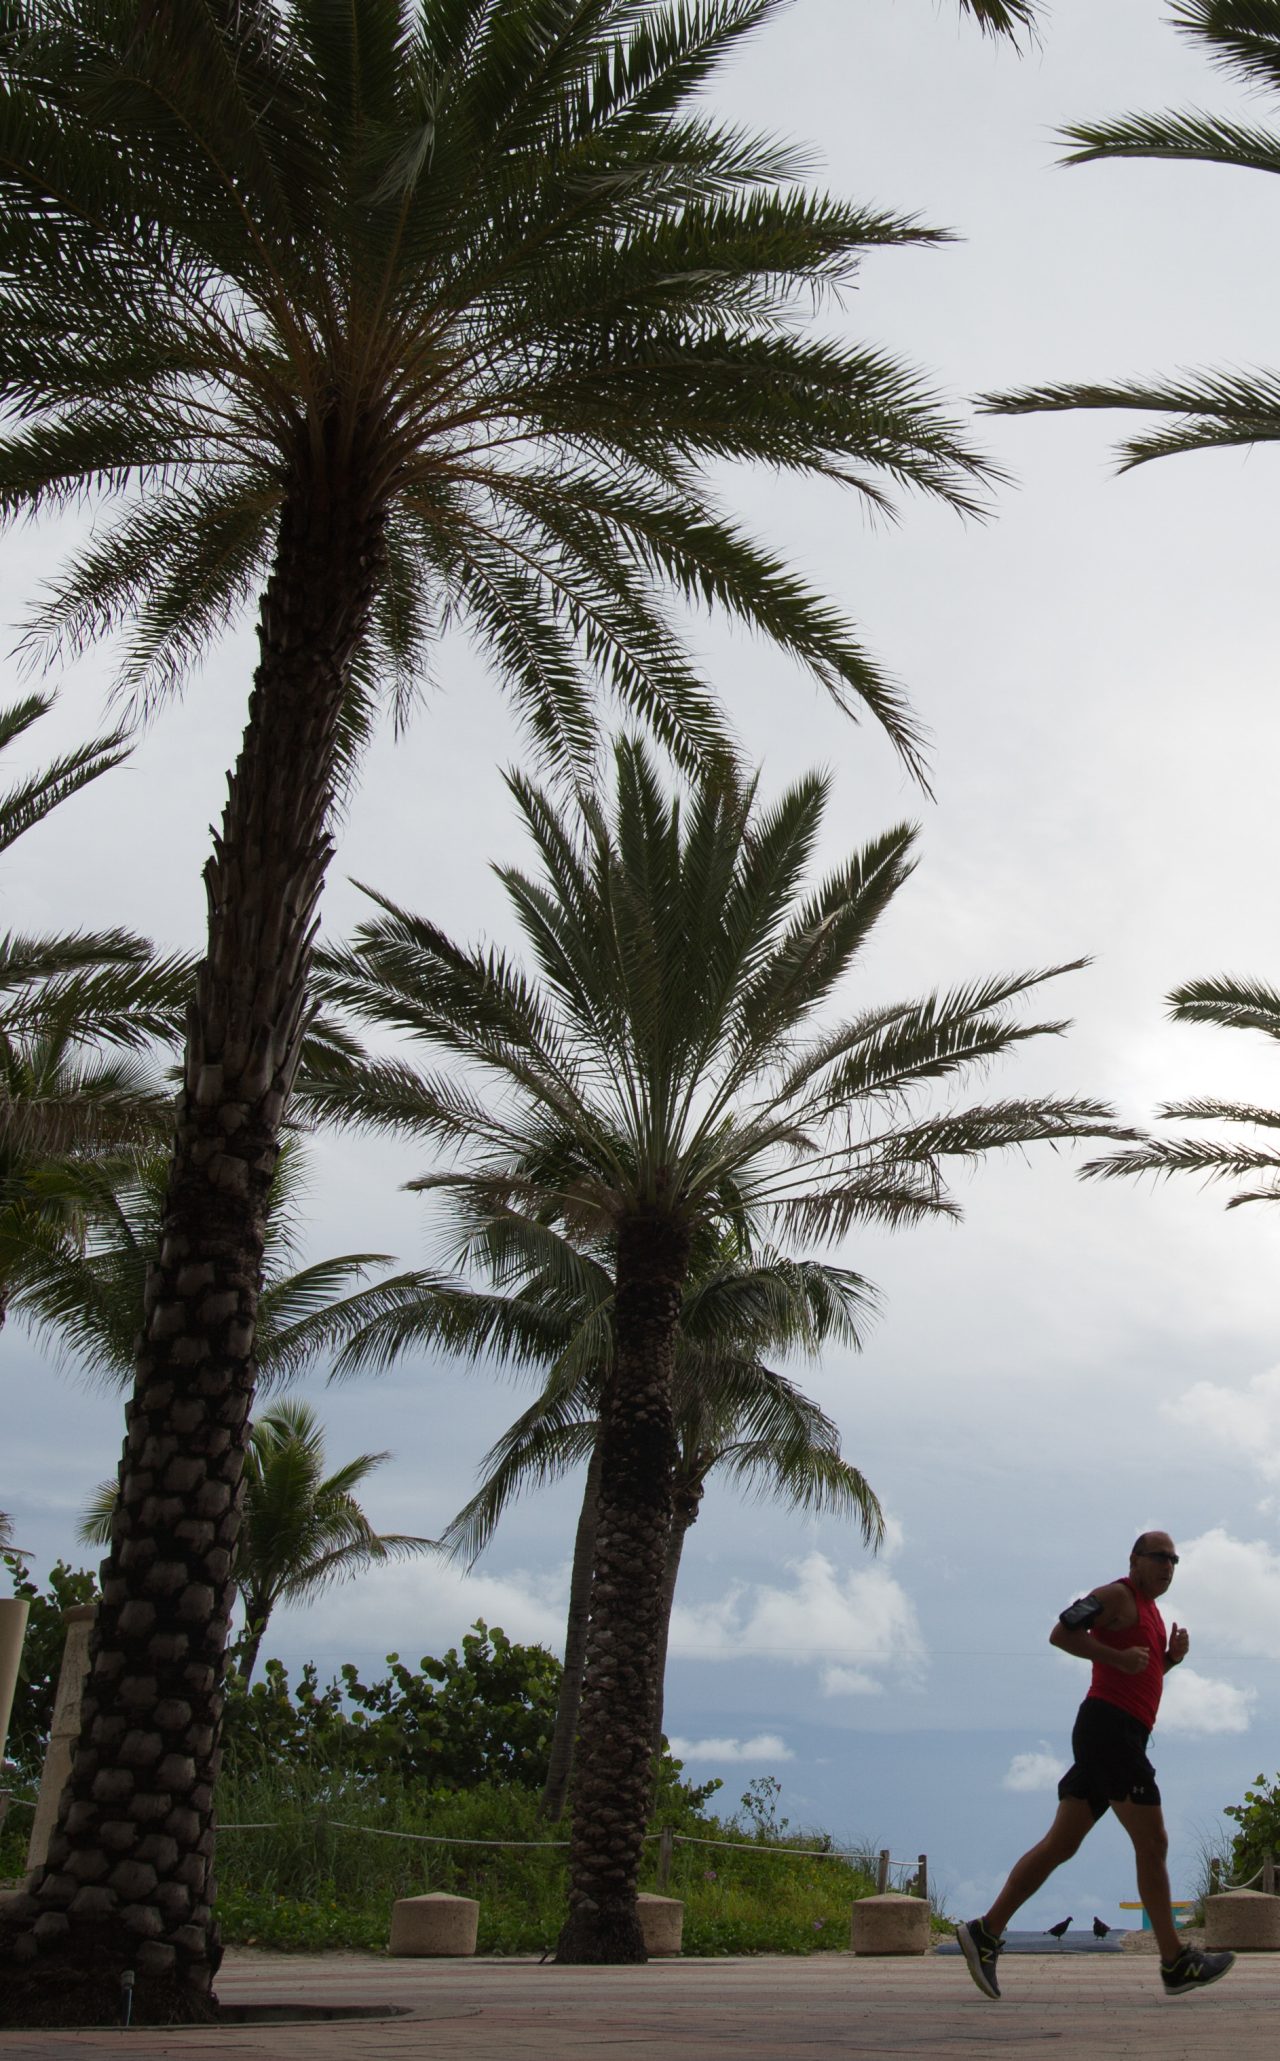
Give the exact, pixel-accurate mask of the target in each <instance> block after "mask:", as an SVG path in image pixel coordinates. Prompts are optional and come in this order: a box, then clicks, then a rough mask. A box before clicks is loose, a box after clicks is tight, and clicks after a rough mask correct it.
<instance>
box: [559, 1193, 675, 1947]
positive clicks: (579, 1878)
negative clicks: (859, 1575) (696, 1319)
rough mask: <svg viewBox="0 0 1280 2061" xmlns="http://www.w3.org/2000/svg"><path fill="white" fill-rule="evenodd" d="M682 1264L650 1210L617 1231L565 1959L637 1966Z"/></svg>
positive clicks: (668, 1230)
mask: <svg viewBox="0 0 1280 2061" xmlns="http://www.w3.org/2000/svg"><path fill="white" fill-rule="evenodd" d="M688 1262H689V1240H688V1233H687V1231H686V1230H685V1229H684V1227H683V1226H681V1225H679V1224H673V1223H671V1222H670V1221H668V1220H666V1219H664V1218H659V1217H656V1216H649V1217H641V1218H630V1219H628V1220H626V1221H625V1222H624V1223H623V1224H622V1226H621V1228H620V1230H619V1235H618V1259H617V1288H616V1297H615V1304H614V1327H615V1330H614V1335H615V1349H614V1366H613V1375H612V1379H611V1380H610V1382H609V1384H608V1387H607V1389H606V1392H605V1396H604V1407H603V1411H602V1416H601V1432H600V1446H601V1475H600V1524H599V1531H598V1533H597V1539H596V1566H595V1578H594V1580H593V1582H592V1585H591V1622H590V1626H589V1629H588V1633H587V1664H586V1672H585V1676H584V1680H583V1687H582V1711H581V1717H580V1721H579V1726H578V1746H577V1755H576V1767H575V1773H574V1783H573V1830H572V1834H571V1838H570V1848H569V1915H568V1917H567V1919H566V1920H565V1924H564V1927H563V1930H562V1931H561V1934H560V1938H559V1942H558V1944H557V1948H556V1959H557V1961H560V1962H622V1961H643V1960H645V1959H646V1954H645V1948H644V1940H643V1938H642V1936H641V1932H640V1920H639V1916H638V1914H637V1911H636V1882H637V1878H638V1875H639V1868H640V1857H641V1853H642V1851H643V1845H644V1833H645V1828H646V1826H647V1824H648V1818H649V1805H650V1801H651V1798H652V1791H653V1775H652V1761H651V1757H650V1745H651V1741H652V1737H653V1714H654V1708H655V1699H656V1694H657V1667H658V1651H659V1645H660V1641H661V1632H662V1606H661V1597H662V1578H663V1573H664V1570H665V1567H666V1558H667V1540H668V1536H669V1533H670V1529H671V1482H672V1477H673V1473H674V1468H675V1458H676V1445H675V1431H674V1427H673V1424H672V1415H671V1392H672V1382H673V1377H674V1372H675V1349H676V1333H677V1329H678V1325H679V1321H680V1302H681V1291H682V1288H683V1286H684V1281H685V1276H686V1274H687V1271H688Z"/></svg>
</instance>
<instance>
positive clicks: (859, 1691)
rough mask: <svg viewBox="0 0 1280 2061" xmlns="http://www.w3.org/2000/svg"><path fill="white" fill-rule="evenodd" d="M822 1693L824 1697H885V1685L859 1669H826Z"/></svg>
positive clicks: (823, 1674)
mask: <svg viewBox="0 0 1280 2061" xmlns="http://www.w3.org/2000/svg"><path fill="white" fill-rule="evenodd" d="M822 1693H823V1695H824V1696H883V1695H884V1683H883V1682H878V1681H877V1680H876V1678H875V1676H874V1675H869V1674H867V1673H866V1672H865V1670H864V1669H862V1668H859V1667H824V1668H823V1670H822Z"/></svg>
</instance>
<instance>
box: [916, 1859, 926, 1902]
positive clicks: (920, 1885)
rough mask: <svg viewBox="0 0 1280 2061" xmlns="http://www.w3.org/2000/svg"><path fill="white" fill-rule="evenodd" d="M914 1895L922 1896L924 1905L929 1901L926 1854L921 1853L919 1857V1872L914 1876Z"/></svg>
mask: <svg viewBox="0 0 1280 2061" xmlns="http://www.w3.org/2000/svg"><path fill="white" fill-rule="evenodd" d="M916 1895H917V1896H922V1897H923V1898H924V1900H925V1902H926V1903H928V1901H929V1856H928V1855H927V1854H923V1853H922V1854H921V1856H920V1872H919V1874H918V1875H917V1876H916Z"/></svg>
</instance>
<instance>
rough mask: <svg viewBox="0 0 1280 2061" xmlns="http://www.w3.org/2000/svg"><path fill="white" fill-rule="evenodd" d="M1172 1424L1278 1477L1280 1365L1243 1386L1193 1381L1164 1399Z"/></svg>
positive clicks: (1268, 1476) (1272, 1477)
mask: <svg viewBox="0 0 1280 2061" xmlns="http://www.w3.org/2000/svg"><path fill="white" fill-rule="evenodd" d="M1163 1409H1164V1414H1165V1416H1166V1417H1168V1418H1170V1419H1171V1420H1172V1421H1173V1422H1174V1423H1175V1424H1182V1425H1185V1426H1186V1428H1187V1429H1188V1430H1189V1431H1191V1432H1193V1433H1194V1434H1195V1435H1196V1437H1197V1438H1198V1439H1209V1440H1211V1441H1212V1442H1213V1443H1214V1444H1215V1445H1217V1446H1219V1447H1221V1448H1222V1449H1223V1450H1225V1451H1226V1452H1229V1453H1231V1454H1232V1455H1233V1456H1234V1457H1235V1458H1237V1459H1242V1460H1247V1461H1248V1462H1249V1464H1250V1465H1251V1466H1253V1467H1256V1468H1257V1470H1258V1472H1259V1473H1260V1474H1261V1475H1263V1476H1264V1477H1265V1479H1266V1480H1268V1481H1280V1367H1269V1368H1268V1369H1267V1371H1266V1372H1265V1373H1264V1374H1255V1375H1254V1376H1253V1378H1252V1380H1251V1381H1249V1382H1248V1383H1247V1384H1246V1386H1245V1387H1244V1388H1231V1387H1228V1386H1227V1385H1226V1383H1224V1382H1218V1381H1196V1382H1193V1384H1192V1386H1191V1387H1190V1388H1188V1389H1184V1390H1183V1393H1182V1394H1181V1395H1179V1396H1174V1397H1172V1398H1171V1399H1170V1400H1169V1401H1168V1402H1166V1403H1165V1404H1164V1405H1163Z"/></svg>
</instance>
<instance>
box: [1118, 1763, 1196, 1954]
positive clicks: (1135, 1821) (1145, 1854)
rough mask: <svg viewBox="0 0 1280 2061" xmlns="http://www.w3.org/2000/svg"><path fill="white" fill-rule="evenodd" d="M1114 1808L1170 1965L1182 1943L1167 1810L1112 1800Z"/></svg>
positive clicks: (1140, 1889) (1143, 1804) (1153, 1927)
mask: <svg viewBox="0 0 1280 2061" xmlns="http://www.w3.org/2000/svg"><path fill="white" fill-rule="evenodd" d="M1111 1808H1112V1810H1113V1811H1114V1812H1115V1814H1116V1816H1117V1818H1119V1820H1120V1823H1121V1824H1122V1825H1123V1826H1124V1829H1125V1831H1126V1832H1127V1833H1128V1835H1129V1837H1130V1839H1131V1840H1132V1841H1133V1853H1134V1859H1135V1860H1136V1862H1137V1864H1138V1895H1139V1896H1140V1897H1141V1898H1142V1901H1143V1904H1144V1905H1145V1907H1146V1912H1147V1916H1148V1917H1149V1918H1150V1920H1151V1930H1152V1931H1153V1932H1154V1933H1155V1936H1156V1939H1157V1940H1158V1942H1159V1945H1160V1957H1161V1959H1162V1960H1163V1961H1164V1963H1165V1965H1166V1967H1167V1966H1169V1965H1170V1964H1171V1963H1172V1962H1174V1961H1176V1960H1177V1958H1178V1955H1179V1954H1180V1953H1181V1952H1182V1947H1183V1942H1182V1940H1180V1939H1179V1937H1178V1928H1177V1926H1176V1925H1175V1924H1174V1922H1173V1903H1172V1901H1171V1896H1170V1890H1169V1870H1168V1867H1167V1865H1166V1858H1167V1855H1168V1852H1169V1835H1168V1833H1167V1832H1166V1830H1165V1824H1164V1812H1163V1811H1162V1810H1161V1808H1160V1806H1159V1804H1158V1803H1113V1804H1112V1806H1111Z"/></svg>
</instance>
